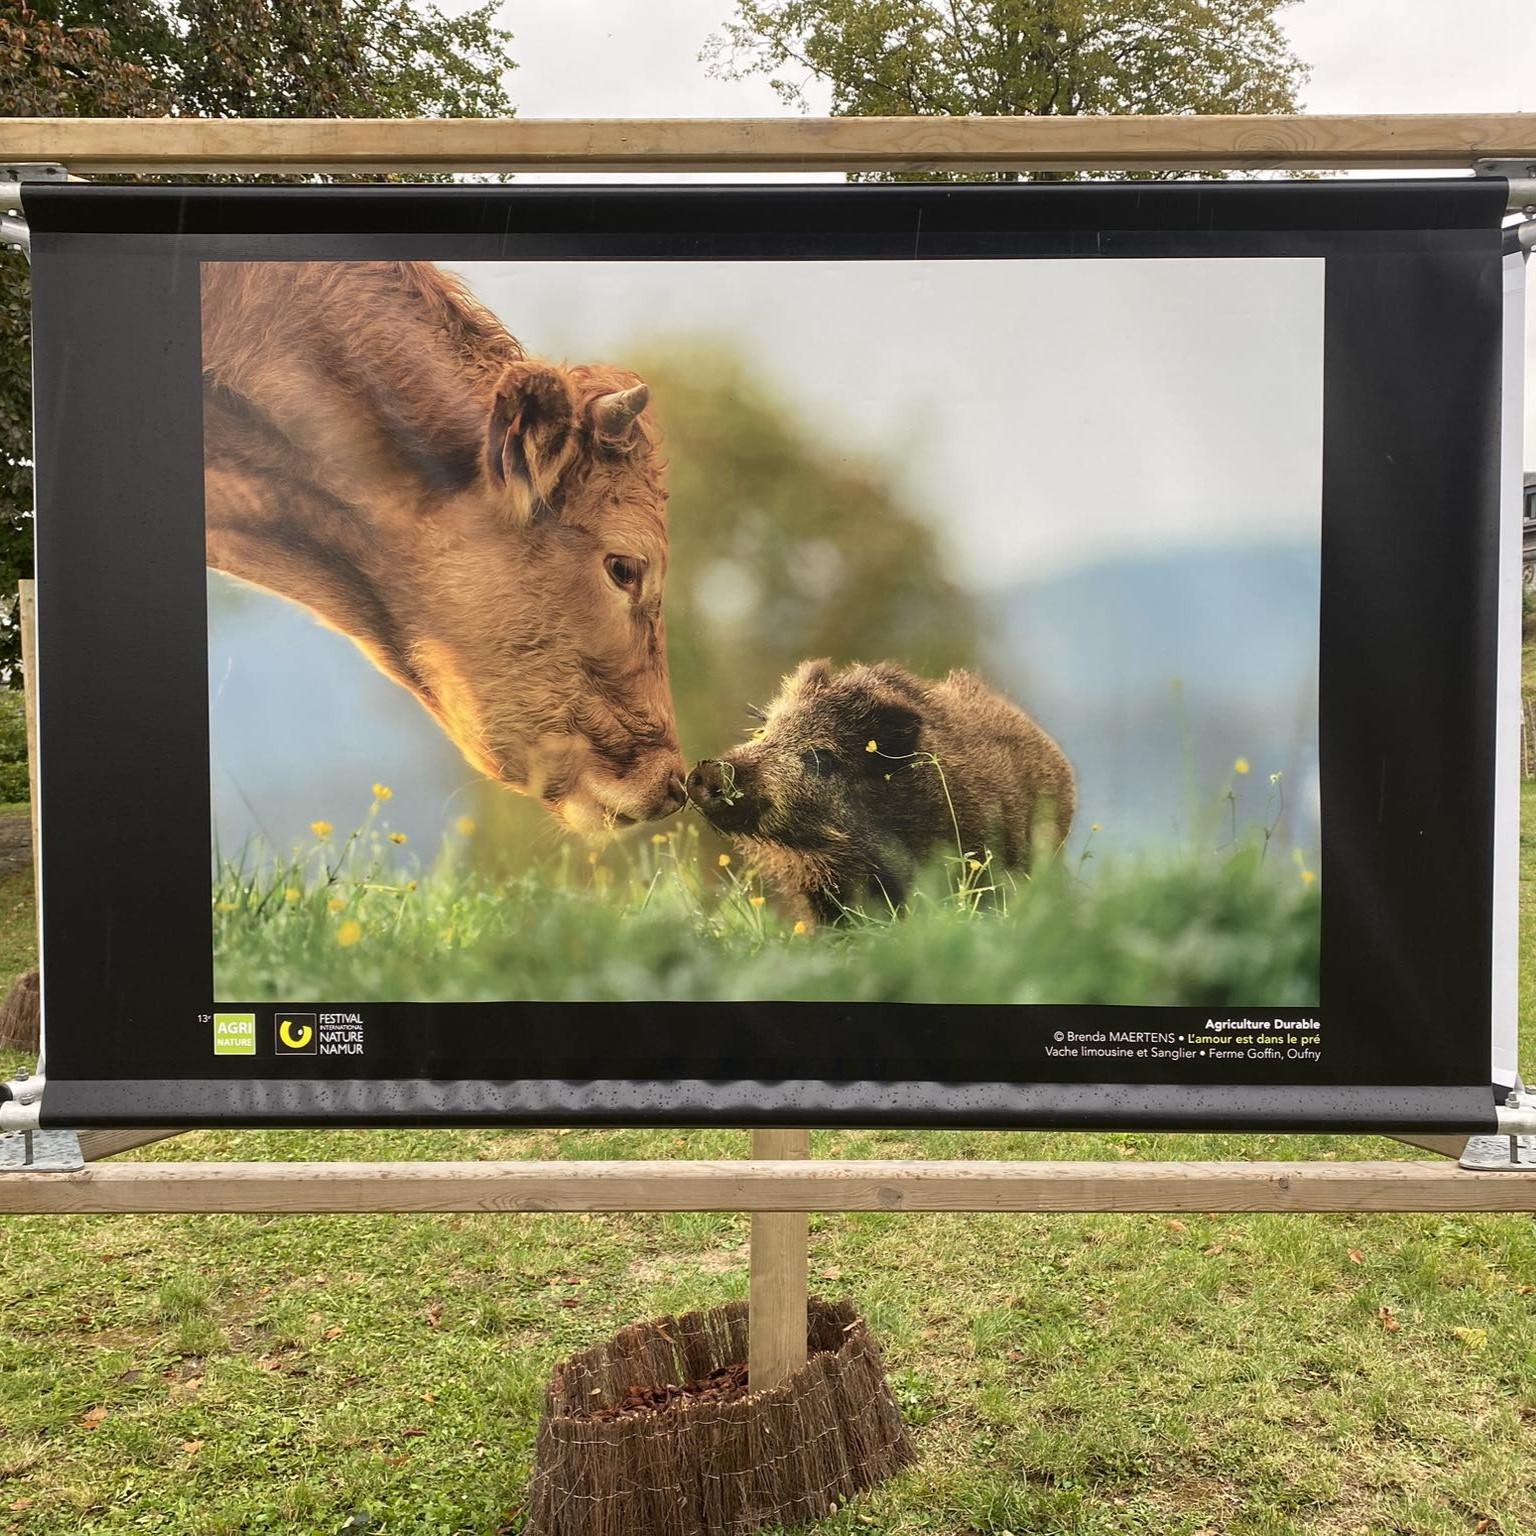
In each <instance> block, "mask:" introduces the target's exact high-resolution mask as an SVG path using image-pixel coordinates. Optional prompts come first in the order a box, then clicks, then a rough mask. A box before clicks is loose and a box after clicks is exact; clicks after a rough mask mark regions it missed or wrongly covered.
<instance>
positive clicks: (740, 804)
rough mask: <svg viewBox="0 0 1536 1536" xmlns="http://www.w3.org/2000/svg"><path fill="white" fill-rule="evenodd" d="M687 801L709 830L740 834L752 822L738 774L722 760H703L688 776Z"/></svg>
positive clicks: (737, 771) (733, 767)
mask: <svg viewBox="0 0 1536 1536" xmlns="http://www.w3.org/2000/svg"><path fill="white" fill-rule="evenodd" d="M687 790H688V798H689V799H690V800H691V801H692V802H693V804H694V807H695V809H697V810H699V811H701V812H702V813H703V815H704V818H705V820H707V821H708V822H709V823H710V824H711V825H712V826H716V827H719V828H721V829H722V830H723V831H740V830H742V829H743V828H744V827H745V826H746V825H747V823H748V822H749V821H750V820H751V812H750V810H749V808H748V797H747V795H746V792H745V789H744V787H743V785H742V783H741V772H740V770H739V769H738V768H737V766H736V765H735V764H734V763H731V762H727V761H726V760H725V759H723V758H705V759H704V761H703V762H701V763H696V764H695V765H694V769H693V772H692V773H690V774H689V775H688V784H687Z"/></svg>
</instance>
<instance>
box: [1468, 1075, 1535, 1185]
mask: <svg viewBox="0 0 1536 1536" xmlns="http://www.w3.org/2000/svg"><path fill="white" fill-rule="evenodd" d="M1532 1110H1536V1094H1531V1093H1528V1092H1526V1090H1525V1088H1524V1087H1523V1086H1521V1087H1517V1088H1511V1089H1510V1091H1509V1097H1508V1098H1507V1099H1505V1101H1504V1102H1503V1103H1502V1104H1501V1105H1500V1106H1499V1107H1498V1109H1497V1110H1496V1111H1495V1114H1496V1116H1497V1118H1498V1123H1499V1134H1498V1135H1496V1136H1469V1137H1468V1138H1467V1144H1466V1146H1465V1147H1464V1148H1463V1149H1462V1154H1461V1157H1460V1158H1459V1159H1458V1163H1459V1165H1460V1166H1461V1167H1463V1168H1466V1169H1468V1170H1469V1171H1471V1172H1473V1173H1536V1134H1532V1130H1533V1128H1532V1125H1531V1112H1532Z"/></svg>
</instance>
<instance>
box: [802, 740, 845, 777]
mask: <svg viewBox="0 0 1536 1536" xmlns="http://www.w3.org/2000/svg"><path fill="white" fill-rule="evenodd" d="M800 766H801V767H802V768H804V769H805V771H806V772H807V773H814V774H815V775H816V777H817V778H820V779H825V778H829V777H830V776H831V775H832V774H834V773H836V772H837V770H838V766H839V765H838V761H837V756H836V754H835V753H832V752H829V751H828V750H827V749H826V748H825V747H811V748H809V749H808V750H806V751H804V752H802V753H801V754H800Z"/></svg>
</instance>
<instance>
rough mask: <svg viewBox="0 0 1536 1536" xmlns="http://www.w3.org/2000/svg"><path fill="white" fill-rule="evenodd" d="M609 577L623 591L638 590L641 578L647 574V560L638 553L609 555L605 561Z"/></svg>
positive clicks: (632, 591)
mask: <svg viewBox="0 0 1536 1536" xmlns="http://www.w3.org/2000/svg"><path fill="white" fill-rule="evenodd" d="M603 569H604V570H606V571H607V572H608V579H609V581H611V582H612V583H613V584H614V586H616V587H617V588H619V590H620V591H621V592H630V593H634V592H638V591H639V590H640V578H641V576H643V575H644V574H645V562H644V561H643V560H641V559H640V558H639V557H638V556H637V555H609V556H608V558H607V559H606V560H604V561H603Z"/></svg>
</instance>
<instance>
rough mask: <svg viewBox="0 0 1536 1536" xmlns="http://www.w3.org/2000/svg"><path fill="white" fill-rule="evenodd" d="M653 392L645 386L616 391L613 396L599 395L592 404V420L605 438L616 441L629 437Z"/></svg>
mask: <svg viewBox="0 0 1536 1536" xmlns="http://www.w3.org/2000/svg"><path fill="white" fill-rule="evenodd" d="M650 398H651V392H650V390H649V388H647V386H646V385H644V384H636V385H634V386H633V387H632V388H630V389H620V390H615V391H614V393H613V394H611V395H599V396H598V397H597V399H596V400H594V401H593V402H592V420H593V421H594V422H595V423H596V425H597V430H598V432H599V433H600V434H601V435H602V436H603V437H611V438H613V439H615V440H618V439H622V438H626V437H628V436H629V433H630V428H632V427H633V426H634V424H635V417H636V416H638V415H639V414H640V412H641V411H643V410H644V409H645V402H646V401H647V400H649V399H650Z"/></svg>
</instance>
